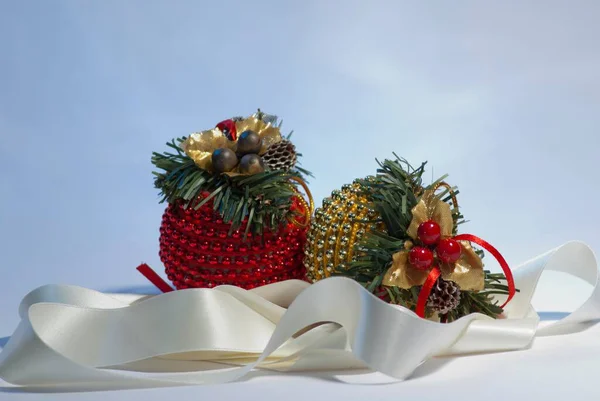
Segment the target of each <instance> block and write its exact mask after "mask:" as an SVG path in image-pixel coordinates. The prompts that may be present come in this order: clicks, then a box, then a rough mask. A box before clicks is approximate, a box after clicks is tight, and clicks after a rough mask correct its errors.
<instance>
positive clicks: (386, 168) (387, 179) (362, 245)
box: [334, 154, 508, 322]
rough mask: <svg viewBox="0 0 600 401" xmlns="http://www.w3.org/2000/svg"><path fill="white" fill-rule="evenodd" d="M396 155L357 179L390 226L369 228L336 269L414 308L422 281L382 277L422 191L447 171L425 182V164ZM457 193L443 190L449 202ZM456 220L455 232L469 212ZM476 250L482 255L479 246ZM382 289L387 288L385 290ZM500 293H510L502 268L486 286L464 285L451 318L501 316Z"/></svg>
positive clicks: (455, 216)
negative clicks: (409, 283)
mask: <svg viewBox="0 0 600 401" xmlns="http://www.w3.org/2000/svg"><path fill="white" fill-rule="evenodd" d="M394 156H395V157H396V160H385V161H383V162H378V163H379V169H378V170H377V175H376V176H375V177H368V178H366V179H363V180H358V182H359V183H360V184H361V185H362V187H363V191H364V194H365V195H366V196H367V197H368V198H369V199H370V200H371V204H370V207H372V208H374V209H375V210H376V211H377V212H378V213H379V215H380V216H381V218H380V220H379V222H383V223H384V226H385V230H373V231H371V232H368V233H367V234H366V235H365V236H364V237H363V239H362V240H361V241H360V242H359V243H358V244H357V245H356V246H355V255H357V256H356V257H355V260H354V261H352V262H351V263H349V264H348V265H347V266H345V267H343V268H342V267H339V266H338V267H337V271H335V272H334V275H341V276H346V277H350V278H352V279H354V280H356V281H358V282H359V283H361V284H362V285H363V286H364V287H365V288H366V289H367V290H369V291H370V292H372V293H376V294H377V295H378V296H382V294H383V296H385V298H386V300H388V301H389V302H390V303H393V304H398V305H402V306H404V307H406V308H409V309H411V310H415V308H416V304H417V300H418V297H419V292H420V290H421V287H420V286H415V287H412V288H411V289H402V288H399V287H387V286H382V285H381V283H382V280H383V277H384V275H385V273H386V272H387V270H388V269H389V268H390V267H391V265H392V261H393V255H394V253H396V252H399V251H401V250H402V249H406V248H407V247H406V245H407V243H412V239H411V238H410V237H409V236H408V235H407V233H406V230H407V228H408V226H409V225H410V222H411V220H412V213H411V210H412V209H413V207H414V206H415V205H416V204H417V202H418V201H419V197H420V195H422V193H423V192H424V190H425V189H427V188H433V187H435V186H436V185H437V184H438V183H440V182H442V181H443V180H444V179H445V178H446V177H445V176H443V177H440V178H439V179H437V180H436V181H434V182H433V183H431V184H430V185H428V186H427V187H424V185H423V180H422V176H423V173H424V170H425V164H426V163H422V164H421V165H420V166H419V167H418V168H413V167H412V166H411V165H410V164H409V163H408V162H407V161H406V160H404V159H402V158H400V157H398V156H397V155H395V154H394ZM452 192H453V193H452V194H451V193H450V190H448V189H447V188H445V189H443V190H440V192H439V193H438V196H439V197H440V199H441V200H442V201H444V202H447V203H450V204H451V203H452V195H454V196H456V195H457V194H458V189H457V188H454V187H453V188H452ZM452 213H453V214H452V217H453V220H454V231H455V232H454V234H456V231H457V229H456V228H457V226H458V225H460V224H463V223H464V222H465V220H464V216H463V215H462V213H460V211H459V210H458V209H453V210H452ZM475 252H476V253H477V254H478V255H479V256H480V257H483V256H484V255H483V251H482V250H480V249H477V250H475ZM382 291H383V292H382ZM496 295H508V286H507V285H506V278H505V276H504V274H502V273H494V274H492V273H490V272H489V271H487V270H486V271H485V278H484V290H483V291H479V292H476V291H463V292H461V298H460V302H459V305H458V307H457V308H456V309H454V310H452V311H450V312H449V313H448V314H447V315H446V316H445V319H446V321H448V322H450V321H454V320H456V319H458V318H460V317H462V316H465V315H468V314H470V313H473V312H479V313H482V314H485V315H487V316H490V317H493V318H496V317H497V316H498V315H500V314H501V313H502V308H501V307H500V306H499V305H498V302H497V301H496V300H495V296H496ZM425 313H426V316H428V317H431V316H432V315H433V314H434V311H433V310H431V308H426V310H425Z"/></svg>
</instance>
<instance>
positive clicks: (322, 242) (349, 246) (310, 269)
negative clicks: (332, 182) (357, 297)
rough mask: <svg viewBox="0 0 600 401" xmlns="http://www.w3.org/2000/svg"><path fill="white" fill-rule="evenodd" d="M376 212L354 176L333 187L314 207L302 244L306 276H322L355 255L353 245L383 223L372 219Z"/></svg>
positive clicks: (311, 277)
mask: <svg viewBox="0 0 600 401" xmlns="http://www.w3.org/2000/svg"><path fill="white" fill-rule="evenodd" d="M378 217H379V214H378V213H377V212H376V211H375V210H374V209H373V208H372V206H371V204H370V202H369V199H368V197H367V196H366V195H365V194H364V193H363V191H362V190H361V185H360V184H359V183H358V180H355V181H354V183H353V184H346V185H344V186H342V189H341V190H334V191H333V192H332V193H331V196H330V197H328V198H325V199H323V206H322V207H321V208H317V209H316V210H315V215H314V218H313V220H312V222H311V226H310V228H309V230H308V234H307V242H306V245H305V247H304V266H305V267H306V271H307V278H308V279H309V280H310V281H312V282H315V281H318V280H322V279H324V278H327V277H329V276H331V274H332V273H333V272H335V271H341V270H344V269H345V268H346V264H347V263H350V262H352V261H354V260H355V259H356V256H357V250H356V249H355V245H356V244H357V243H358V242H359V241H360V239H361V238H362V237H363V236H364V235H365V234H366V233H368V232H370V231H372V230H374V229H382V228H383V227H384V226H383V223H373V221H375V220H377V219H378Z"/></svg>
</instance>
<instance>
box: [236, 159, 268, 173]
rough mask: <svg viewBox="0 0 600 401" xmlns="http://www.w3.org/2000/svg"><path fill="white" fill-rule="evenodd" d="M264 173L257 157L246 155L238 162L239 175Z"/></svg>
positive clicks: (262, 164) (261, 163) (263, 168)
mask: <svg viewBox="0 0 600 401" xmlns="http://www.w3.org/2000/svg"><path fill="white" fill-rule="evenodd" d="M263 171H265V164H264V163H263V161H262V159H261V158H260V156H259V155H255V154H247V155H244V156H243V157H242V159H241V160H240V173H241V174H250V175H252V174H258V173H262V172H263Z"/></svg>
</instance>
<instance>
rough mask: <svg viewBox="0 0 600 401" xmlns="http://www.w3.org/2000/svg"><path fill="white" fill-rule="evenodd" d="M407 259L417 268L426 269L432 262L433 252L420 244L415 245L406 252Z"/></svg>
mask: <svg viewBox="0 0 600 401" xmlns="http://www.w3.org/2000/svg"><path fill="white" fill-rule="evenodd" d="M408 261H409V263H410V264H411V265H413V266H414V267H415V268H416V269H418V270H427V269H429V268H430V267H431V265H432V264H433V252H431V251H430V250H429V249H427V248H423V247H421V246H415V247H414V248H412V249H411V250H410V252H409V253H408Z"/></svg>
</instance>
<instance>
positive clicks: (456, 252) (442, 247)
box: [436, 238, 462, 263]
mask: <svg viewBox="0 0 600 401" xmlns="http://www.w3.org/2000/svg"><path fill="white" fill-rule="evenodd" d="M436 252H437V257H438V259H439V260H440V261H441V262H442V263H454V262H456V261H457V260H458V259H459V258H460V254H461V252H462V247H461V246H460V242H458V241H457V240H455V239H452V238H445V239H443V240H441V241H440V243H439V244H438V246H437V248H436Z"/></svg>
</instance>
